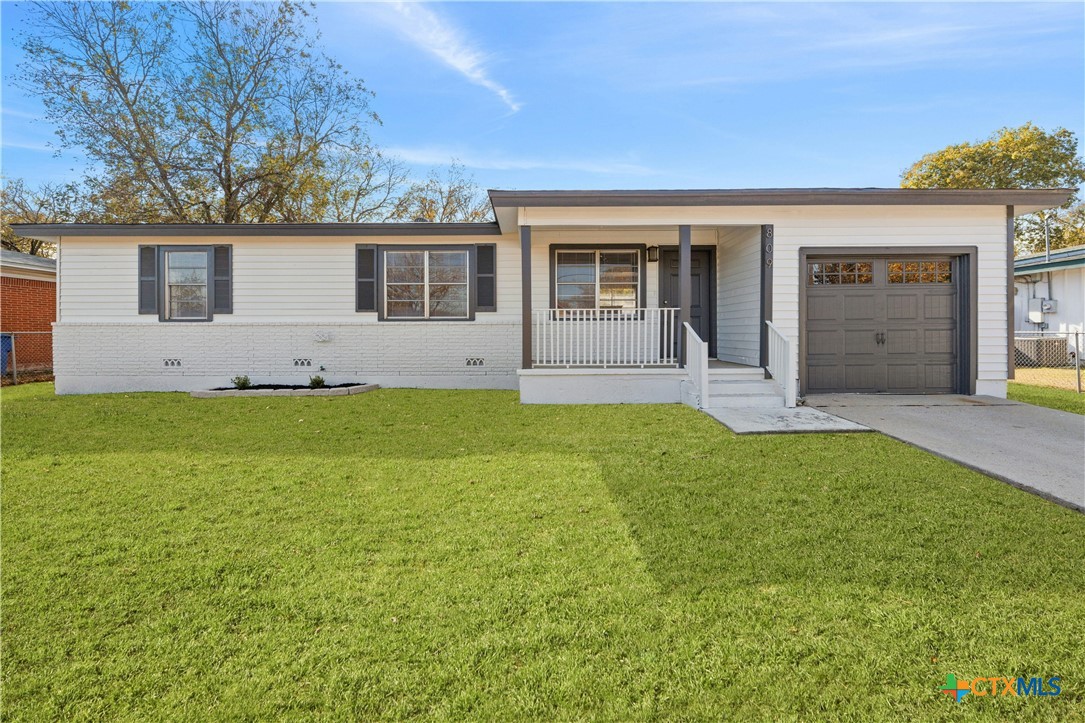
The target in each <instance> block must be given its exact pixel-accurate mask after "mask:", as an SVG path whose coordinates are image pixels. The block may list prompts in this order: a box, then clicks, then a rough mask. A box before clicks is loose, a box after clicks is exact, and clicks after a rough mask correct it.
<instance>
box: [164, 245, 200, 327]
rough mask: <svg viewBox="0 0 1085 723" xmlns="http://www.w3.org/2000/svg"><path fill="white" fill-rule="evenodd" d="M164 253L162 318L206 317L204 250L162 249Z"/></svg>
mask: <svg viewBox="0 0 1085 723" xmlns="http://www.w3.org/2000/svg"><path fill="white" fill-rule="evenodd" d="M164 256H165V258H164V266H165V271H166V295H165V301H166V318H167V319H176V320H189V321H191V320H202V319H207V318H208V316H209V314H208V313H207V277H208V273H207V267H208V254H207V251H206V250H200V251H166V252H165V254H164Z"/></svg>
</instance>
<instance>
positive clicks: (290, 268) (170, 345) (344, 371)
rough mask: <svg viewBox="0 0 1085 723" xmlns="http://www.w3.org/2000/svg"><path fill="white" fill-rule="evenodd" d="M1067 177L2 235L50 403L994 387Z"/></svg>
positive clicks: (52, 227) (675, 194)
mask: <svg viewBox="0 0 1085 723" xmlns="http://www.w3.org/2000/svg"><path fill="white" fill-rule="evenodd" d="M1072 193H1073V190H1072V189H1050V190H913V189H762V190H707V191H665V190H655V191H491V192H490V194H489V197H490V201H491V203H492V205H493V209H494V214H495V217H496V221H494V222H492V223H471V224H462V223H403V224H279V225H239V226H225V225H72V224H34V225H24V226H20V227H18V232H19V233H20V234H22V235H24V236H30V237H33V238H39V239H44V240H48V241H51V242H54V243H56V244H57V246H58V248H59V262H60V289H59V299H60V315H59V319H58V321H57V323H56V325H55V327H54V338H55V357H56V364H55V374H56V389H57V392H58V393H59V394H72V393H85V392H109V391H137V390H197V389H206V388H209V387H216V386H223V385H227V384H229V380H230V379H231V378H232V377H234V376H235V375H241V374H244V375H248V376H249V377H251V378H252V380H253V381H254V382H261V383H270V382H278V383H287V382H289V383H298V382H305V381H307V379H308V377H309V375H312V374H320V375H321V376H323V377H324V378H325V379H326V380H327V381H328V382H329V383H332V382H349V381H365V382H373V383H379V384H381V385H384V386H393V387H444V388H450V387H453V388H498V389H519V390H520V394H521V399H522V401H524V402H675V401H683V400H684V401H687V402H689V403H692V404H695V405H697V406H701V407H712V406H726V405H729V404H730V405H736V406H739V405H745V406H751V405H752V406H757V405H766V406H772V405H783V404H794V403H795V399H796V397H797V396H800V395H805V394H814V393H824V392H859V393H877V392H889V393H900V394H939V393H962V394H990V395H995V396H1005V394H1006V380H1007V379H1008V378H1010V377H1011V376H1012V374H1013V370H1012V354H1010V353H1009V350H1010V349H1011V348H1012V346H1011V344H1012V339H1011V337H1012V330H1013V315H1012V313H1013V306H1012V295H1011V294H1010V290H1011V289H1012V286H1013V282H1012V279H1013V253H1012V249H1013V218H1014V216H1016V215H1019V214H1026V213H1031V212H1034V211H1037V210H1040V209H1045V208H1052V207H1055V206H1059V205H1061V204H1062V203H1064V202H1066V201H1067V200H1068V199H1069V198H1070V196H1071V194H1072Z"/></svg>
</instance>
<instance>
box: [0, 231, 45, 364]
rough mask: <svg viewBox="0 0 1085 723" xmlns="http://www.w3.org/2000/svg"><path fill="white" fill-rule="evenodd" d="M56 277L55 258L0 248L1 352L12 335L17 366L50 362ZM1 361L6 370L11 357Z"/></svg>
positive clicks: (6, 346)
mask: <svg viewBox="0 0 1085 723" xmlns="http://www.w3.org/2000/svg"><path fill="white" fill-rule="evenodd" d="M56 277H57V262H56V260H55V259H47V258H44V257H42V256H34V255H31V254H24V253H21V252H19V251H9V250H7V249H3V250H0V332H3V333H4V335H5V336H6V337H7V338H6V339H5V340H4V344H3V347H2V349H3V352H2V353H3V354H4V355H5V357H7V355H8V353H9V351H10V345H11V344H12V337H14V344H15V346H16V349H15V353H16V362H17V364H18V365H19V368H20V369H49V368H50V367H52V365H53V341H52V339H51V338H50V332H52V330H53V322H54V321H56V319H57V284H56ZM19 332H22V333H19ZM28 332H33V333H28ZM0 361H2V362H3V364H2V366H3V369H4V373H7V372H8V371H9V367H8V363H9V362H10V358H5V359H3V360H0Z"/></svg>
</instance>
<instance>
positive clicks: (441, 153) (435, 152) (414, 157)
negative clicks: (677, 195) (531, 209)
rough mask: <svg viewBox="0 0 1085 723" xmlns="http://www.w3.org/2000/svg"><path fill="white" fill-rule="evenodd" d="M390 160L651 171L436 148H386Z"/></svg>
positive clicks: (605, 162)
mask: <svg viewBox="0 0 1085 723" xmlns="http://www.w3.org/2000/svg"><path fill="white" fill-rule="evenodd" d="M386 150H387V151H388V153H389V154H390V155H392V156H395V157H397V158H400V159H402V160H404V161H406V162H407V163H417V164H421V165H430V166H438V165H445V164H447V163H450V162H452V161H453V160H455V161H456V162H457V163H459V164H461V165H463V166H465V167H467V168H478V169H484V170H493V171H533V170H554V171H580V172H582V173H595V174H601V175H607V174H624V175H635V176H648V175H653V174H654V173H655V171H653V170H652V169H651V168H648V167H647V166H643V165H641V164H639V163H635V162H632V161H621V160H609V159H596V160H593V159H588V158H579V159H571V158H565V159H563V158H548V159H545V160H544V159H541V158H524V157H522V158H513V157H508V156H502V155H489V154H477V153H470V152H469V153H463V152H461V151H458V150H452V149H448V148H438V147H432V146H427V147H421V148H405V147H399V148H388V149H386Z"/></svg>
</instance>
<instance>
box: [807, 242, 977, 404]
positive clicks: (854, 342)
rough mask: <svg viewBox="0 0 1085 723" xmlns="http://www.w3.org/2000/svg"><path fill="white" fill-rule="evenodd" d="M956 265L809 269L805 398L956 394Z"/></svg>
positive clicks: (913, 260)
mask: <svg viewBox="0 0 1085 723" xmlns="http://www.w3.org/2000/svg"><path fill="white" fill-rule="evenodd" d="M956 274H957V261H956V260H954V259H952V258H949V257H937V256H924V257H914V256H907V257H900V258H863V257H861V256H860V257H854V258H839V257H837V258H832V259H814V260H808V261H807V264H806V280H805V284H804V286H805V291H806V318H805V326H804V330H805V340H806V391H807V392H808V393H811V394H818V393H826V392H886V393H890V394H948V393H952V392H955V391H957V374H958V372H957V345H958V336H959V335H958V333H957V307H958V303H957V284H956V283H955V282H956V278H955V276H956Z"/></svg>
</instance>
